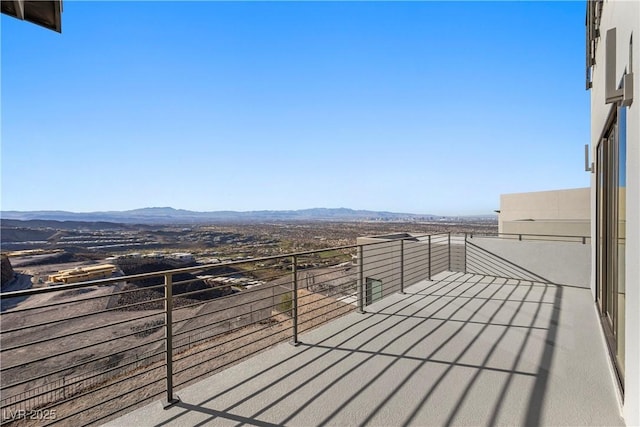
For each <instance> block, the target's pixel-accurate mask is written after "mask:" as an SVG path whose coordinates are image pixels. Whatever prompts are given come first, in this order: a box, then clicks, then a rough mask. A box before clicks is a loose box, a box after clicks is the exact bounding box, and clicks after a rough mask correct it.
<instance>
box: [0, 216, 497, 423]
mask: <svg viewBox="0 0 640 427" xmlns="http://www.w3.org/2000/svg"><path fill="white" fill-rule="evenodd" d="M496 228H497V227H496V223H495V221H491V220H490V219H489V220H487V219H467V220H457V221H454V220H450V219H442V220H438V221H433V222H425V223H415V222H413V223H400V222H387V221H384V222H380V221H361V222H354V221H346V222H334V221H311V222H291V223H284V222H273V223H239V224H229V223H225V224H197V225H193V224H192V225H184V224H169V225H157V224H153V225H135V226H134V225H129V224H115V223H91V222H86V223H82V222H74V223H65V222H58V221H18V220H3V221H2V239H3V255H4V261H3V263H4V264H3V273H6V272H7V271H9V270H8V268H5V265H8V263H10V264H11V267H10V268H11V272H10V273H9V274H4V275H3V277H4V278H5V281H4V282H3V284H2V291H3V293H6V292H11V291H16V290H21V289H29V288H34V289H42V290H43V291H44V290H47V291H46V292H44V293H39V294H36V295H32V296H28V297H18V298H3V299H2V348H3V350H2V391H3V393H2V395H3V398H2V407H3V411H4V412H3V420H5V421H6V420H8V419H12V417H10V416H8V415H7V413H5V412H6V410H10V412H9V413H8V414H13V413H15V412H11V411H15V410H20V409H21V408H22V409H24V410H34V409H39V410H40V409H43V408H56V414H57V415H56V416H57V417H58V421H60V420H62V422H63V424H64V425H76V424H77V423H91V422H97V421H99V420H100V421H105V420H106V419H109V418H111V417H113V416H115V415H116V414H117V413H116V412H114V410H113V405H114V402H110V401H108V399H107V401H106V402H103V401H104V400H105V399H106V397H107V396H109V393H111V395H113V392H114V390H119V391H122V390H125V391H124V394H123V395H122V396H121V398H120V399H119V402H118V407H122V405H123V403H127V405H129V404H130V405H140V404H142V403H143V402H146V401H149V400H148V399H153V398H156V399H157V398H158V393H162V390H163V382H162V378H164V377H163V375H164V369H165V350H164V349H165V331H166V328H167V324H166V318H165V311H164V304H165V295H164V279H163V277H162V276H160V277H156V278H145V279H139V280H123V279H119V277H122V276H125V275H131V274H149V273H151V274H152V273H153V272H155V271H160V270H170V269H174V268H185V267H186V268H190V270H189V272H184V273H175V274H173V275H172V280H173V283H174V285H173V294H174V296H173V298H172V301H173V302H172V304H173V307H174V309H173V318H172V322H171V326H172V336H173V359H174V365H175V369H176V371H174V372H175V373H174V381H175V382H176V385H177V386H178V388H179V387H181V386H184V385H187V384H189V383H191V382H192V381H194V380H195V379H196V378H198V377H199V376H201V375H203V374H205V373H212V372H216V371H217V370H219V369H223V368H224V367H226V366H230V365H232V364H234V363H237V362H238V361H240V360H243V359H244V358H246V357H248V356H250V355H253V354H255V353H256V352H259V351H261V350H263V349H265V348H268V347H270V346H272V345H273V344H275V343H277V342H280V341H283V340H287V339H291V328H292V320H291V315H292V311H291V310H293V308H294V305H293V295H294V294H293V292H292V291H293V287H292V286H293V284H292V265H291V257H290V256H286V255H288V254H291V253H294V252H303V251H312V250H322V249H329V248H334V247H338V246H346V245H353V244H355V242H356V238H357V237H360V236H367V235H381V234H390V233H395V232H405V231H411V232H415V233H438V232H452V233H464V232H472V233H494V232H496V231H497V230H496ZM355 256H356V250H355V248H350V249H338V250H331V249H329V250H324V251H320V252H318V253H313V254H308V255H304V256H300V257H298V258H297V261H296V266H297V267H296V268H297V269H298V272H297V274H296V278H297V281H298V286H299V287H298V292H297V295H298V302H297V304H298V308H299V311H298V315H299V317H298V319H299V323H300V325H299V330H300V331H304V330H306V329H309V328H312V327H315V326H317V325H320V324H323V323H325V322H327V321H329V320H331V319H333V318H335V317H337V316H340V315H343V314H345V313H347V312H350V311H352V310H355V309H356V301H357V298H356V297H355V289H356V288H355V283H356V277H357V276H356V272H357V268H355V267H354V264H353V263H354V259H355ZM264 257H272V258H268V259H266V260H261V259H262V258H264ZM229 262H231V263H232V264H231V265H228V263H229ZM107 263H108V264H112V265H114V266H115V267H116V273H115V275H114V276H113V277H112V278H111V279H109V283H107V284H104V285H100V286H90V287H82V288H79V289H70V290H67V289H66V288H65V287H64V286H62V287H61V284H53V283H50V282H49V281H48V279H49V278H50V276H51V275H53V274H55V273H58V272H59V271H61V270H68V269H76V270H77V269H82V268H86V267H87V266H92V265H103V264H107ZM225 263H226V264H225ZM221 264H223V265H221ZM5 276H6V277H5ZM61 349H64V350H63V351H61ZM123 385H124V386H125V387H124V389H123V388H122V386H123ZM140 396H148V399H142V400H141V399H140ZM127 405H124V406H125V407H126V406H127ZM83 408H84V409H83ZM89 409H91V410H90V411H89V413H90V414H91V416H90V417H88V415H87V411H88V410H89ZM87 417H88V418H87ZM21 423H26V420H22V421H21Z"/></svg>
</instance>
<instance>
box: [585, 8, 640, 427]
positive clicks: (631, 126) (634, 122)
mask: <svg viewBox="0 0 640 427" xmlns="http://www.w3.org/2000/svg"><path fill="white" fill-rule="evenodd" d="M639 16H640V2H637V1H613V0H608V1H605V2H604V4H603V8H602V17H601V23H600V34H601V36H600V38H599V40H598V44H597V47H596V64H595V65H594V66H593V74H592V81H593V87H592V89H591V154H592V158H593V159H595V152H596V147H597V144H598V142H599V141H600V138H601V137H602V134H603V131H604V129H605V125H606V121H607V118H608V117H609V114H610V112H611V111H612V109H614V108H616V106H615V105H614V104H605V71H604V66H605V35H606V33H607V30H609V29H611V28H616V29H617V36H616V38H617V44H616V81H619V80H620V78H621V77H622V75H623V73H624V72H625V70H626V71H627V72H633V86H634V93H633V96H634V100H633V104H632V105H631V106H630V107H629V108H628V110H627V135H626V136H627V175H626V182H627V191H626V197H627V212H626V214H627V223H626V265H625V276H626V280H625V282H626V292H627V294H626V307H625V325H626V327H625V337H626V339H625V341H626V349H625V359H626V361H625V373H624V382H625V403H624V409H623V414H624V417H625V421H626V423H627V425H640V263H639V262H638V260H639V259H640V238H639V236H640V173H639V171H640V110H639V109H640V89H639V88H640V67H639V64H640V40H638V38H639V37H640V19H638V17H639ZM632 34H633V38H635V40H634V43H633V48H632V49H630V40H631V37H632ZM631 50H632V51H633V52H632V56H633V58H634V59H633V64H631V61H630V56H631V55H630V51H631ZM632 66H633V68H631V67H632ZM576 78H578V77H577V76H576ZM591 194H592V200H593V202H592V203H591V217H592V218H593V220H592V224H591V231H592V235H595V217H596V206H595V199H596V198H595V175H592V179H591ZM595 245H596V241H595V239H594V242H593V250H592V257H593V263H592V264H593V267H592V273H593V274H592V278H593V279H592V282H591V287H592V290H593V291H594V295H595V277H596V276H595V247H596V246H595Z"/></svg>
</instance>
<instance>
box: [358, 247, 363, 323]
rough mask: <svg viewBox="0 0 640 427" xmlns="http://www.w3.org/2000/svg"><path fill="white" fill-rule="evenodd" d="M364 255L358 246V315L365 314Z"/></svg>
mask: <svg viewBox="0 0 640 427" xmlns="http://www.w3.org/2000/svg"><path fill="white" fill-rule="evenodd" d="M363 264H364V254H363V248H362V245H358V313H364V266H363Z"/></svg>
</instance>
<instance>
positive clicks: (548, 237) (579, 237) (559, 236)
mask: <svg viewBox="0 0 640 427" xmlns="http://www.w3.org/2000/svg"><path fill="white" fill-rule="evenodd" d="M465 236H467V237H468V238H470V239H472V238H473V237H474V236H478V237H480V236H481V237H498V238H500V237H502V236H514V237H516V236H517V237H518V240H523V239H522V238H523V237H544V238H546V239H529V240H545V241H557V240H558V239H576V240H577V241H581V242H582V244H586V241H587V239H589V240H591V236H584V235H566V234H535V233H487V232H478V233H475V232H474V233H465Z"/></svg>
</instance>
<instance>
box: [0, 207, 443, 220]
mask: <svg viewBox="0 0 640 427" xmlns="http://www.w3.org/2000/svg"><path fill="white" fill-rule="evenodd" d="M0 218H2V219H17V220H23V221H25V220H34V219H39V220H55V221H107V222H117V223H128V224H131V223H135V224H168V223H173V224H188V223H207V222H264V221H323V220H324V221H367V220H369V221H373V220H379V221H418V220H424V221H429V220H435V219H441V218H443V217H442V216H437V215H430V214H424V215H418V214H409V213H397V212H385V211H368V210H354V209H347V208H337V209H329V208H313V209H301V210H261V211H244V212H238V211H213V212H196V211H189V210H185V209H174V208H171V207H153V208H142V209H133V210H127V211H105V212H84V213H82V212H67V211H2V212H0Z"/></svg>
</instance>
